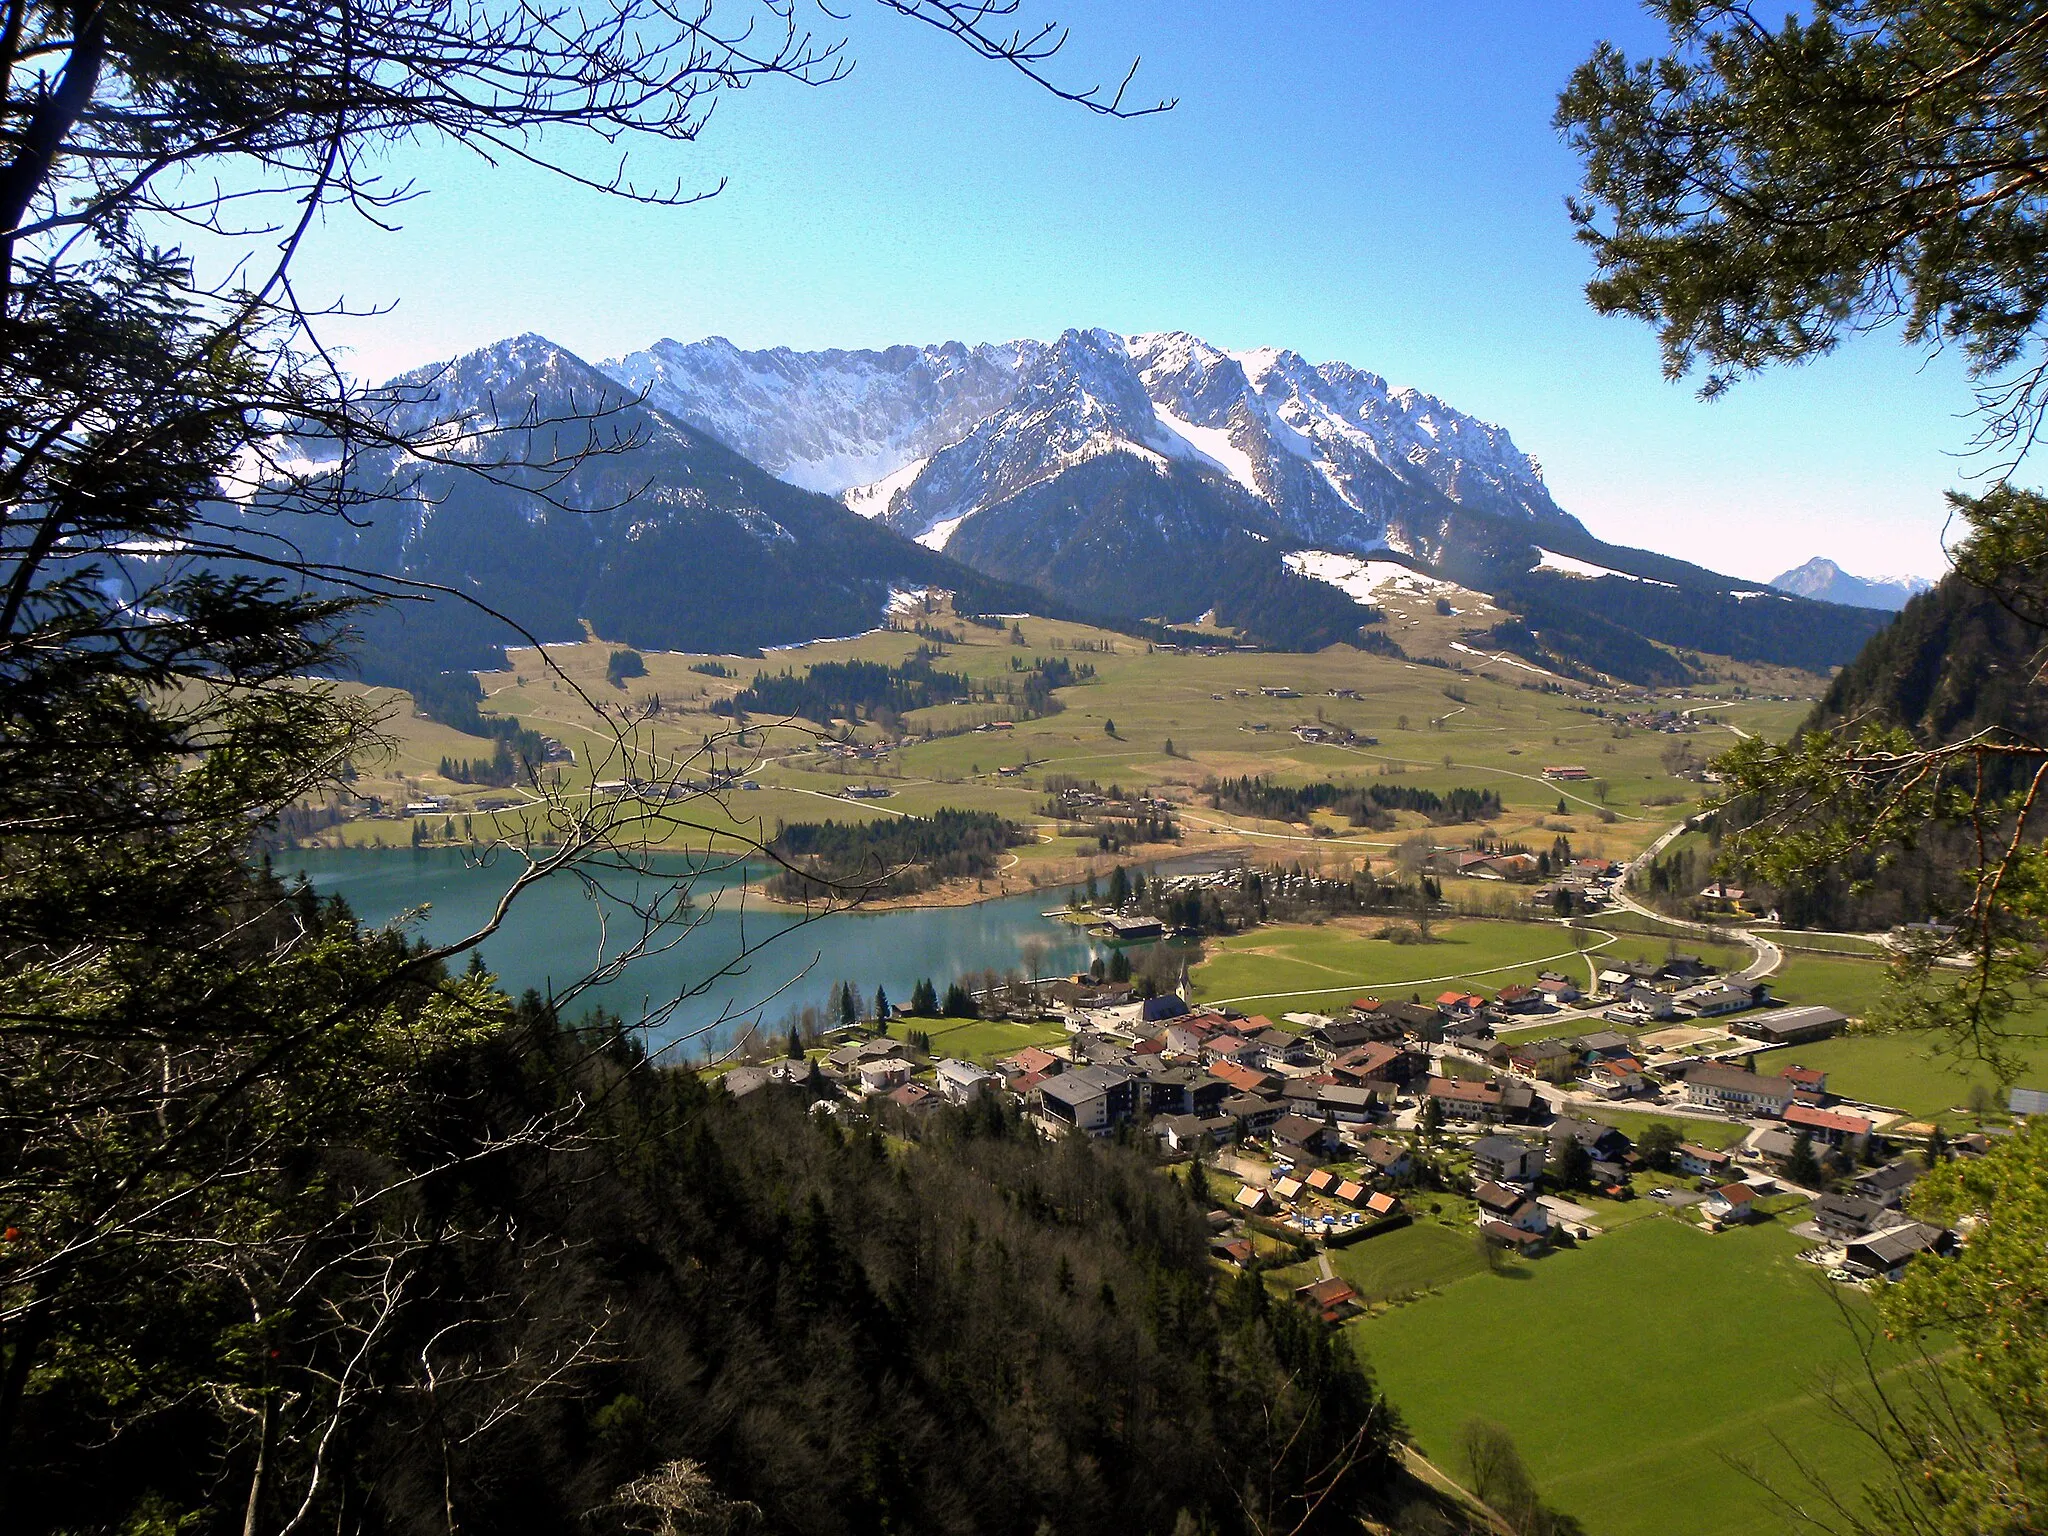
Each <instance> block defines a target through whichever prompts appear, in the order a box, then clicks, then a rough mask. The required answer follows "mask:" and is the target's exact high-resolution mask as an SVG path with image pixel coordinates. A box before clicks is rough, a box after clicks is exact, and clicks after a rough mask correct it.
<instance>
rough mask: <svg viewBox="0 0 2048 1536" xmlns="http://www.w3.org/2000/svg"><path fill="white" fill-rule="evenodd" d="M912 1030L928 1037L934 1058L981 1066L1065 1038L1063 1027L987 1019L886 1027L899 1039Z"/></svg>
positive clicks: (916, 1021)
mask: <svg viewBox="0 0 2048 1536" xmlns="http://www.w3.org/2000/svg"><path fill="white" fill-rule="evenodd" d="M911 1030H918V1031H920V1032H922V1033H924V1034H927V1035H930V1036H931V1038H932V1054H933V1055H934V1056H953V1057H957V1058H959V1059H960V1060H962V1061H979V1062H984V1063H985V1062H991V1061H994V1060H995V1059H996V1058H997V1057H998V1056H1010V1055H1014V1054H1015V1053H1016V1052H1018V1051H1021V1050H1023V1049H1024V1047H1025V1046H1027V1045H1056V1044H1058V1043H1059V1042H1060V1041H1063V1040H1065V1039H1066V1038H1067V1031H1066V1028H1065V1026H1063V1025H1059V1024H1008V1023H1002V1022H999V1021H995V1020H989V1019H901V1020H898V1021H897V1022H896V1023H894V1024H891V1025H890V1026H889V1033H890V1034H891V1035H893V1036H894V1037H895V1038H896V1039H898V1040H901V1039H903V1038H904V1037H905V1035H906V1034H907V1033H908V1032H909V1031H911Z"/></svg>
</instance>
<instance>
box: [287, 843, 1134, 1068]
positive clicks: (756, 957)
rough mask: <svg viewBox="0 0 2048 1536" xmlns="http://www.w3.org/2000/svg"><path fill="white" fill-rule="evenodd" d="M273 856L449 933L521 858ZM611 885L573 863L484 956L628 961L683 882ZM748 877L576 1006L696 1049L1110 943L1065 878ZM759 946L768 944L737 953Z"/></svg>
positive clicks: (1058, 967)
mask: <svg viewBox="0 0 2048 1536" xmlns="http://www.w3.org/2000/svg"><path fill="white" fill-rule="evenodd" d="M272 862H273V864H274V865H275V867H276V869H277V872H278V873H279V874H280V875H283V876H286V877H289V876H291V875H292V874H293V873H295V872H303V873H304V874H305V876H306V878H307V879H309V880H310V881H311V882H312V883H313V885H314V886H315V888H316V889H318V890H319V891H320V892H321V893H323V894H338V895H341V896H343V897H345V898H346V899H347V900H348V903H349V905H350V906H352V907H353V908H354V909H355V912H356V916H357V917H358V918H359V919H360V920H361V921H363V922H364V923H366V924H369V925H373V926H381V925H383V924H385V923H389V922H392V921H394V920H396V919H399V918H400V917H402V916H403V915H404V914H406V913H408V912H416V913H417V915H416V916H414V917H413V918H412V919H411V920H410V922H409V925H408V931H409V932H411V933H414V934H416V935H418V936H421V937H424V938H426V939H428V940H430V941H432V942H433V943H436V944H447V943H453V942H455V941H457V940H460V939H462V938H465V937H467V936H468V935H470V934H472V933H475V932H476V931H477V930H478V929H479V928H481V927H482V926H483V924H484V923H485V922H486V921H488V919H489V916H490V914H491V911H492V910H493V909H494V908H495V907H496V905H497V903H498V901H499V899H500V898H501V897H502V896H503V895H504V893H505V891H506V890H507V889H508V888H509V887H510V886H511V884H512V880H513V877H514V875H515V874H516V872H517V871H516V867H515V863H514V862H513V861H511V860H506V859H502V858H501V859H499V860H498V861H496V862H494V863H487V864H478V863H476V862H474V861H473V860H472V859H471V858H470V857H469V856H468V855H467V854H465V853H464V852H463V851H462V850H459V849H417V850H397V851H377V852H369V851H363V852H358V851H353V850H349V851H342V850H328V849H310V850H302V851H297V852H288V853H280V854H276V855H273V859H272ZM656 867H657V869H659V870H661V871H662V873H663V874H674V873H680V872H681V871H682V869H683V865H682V863H681V861H680V860H678V861H675V862H673V863H667V864H658V865H657V866H656ZM606 883H607V884H608V886H610V887H611V888H612V890H613V892H615V893H616V895H615V896H608V895H602V894H598V893H594V892H592V891H591V890H589V889H588V888H587V887H586V886H585V885H584V883H583V882H581V881H579V880H576V879H574V878H572V877H570V876H567V875H566V874H561V873H557V874H555V875H552V876H550V877H548V878H547V879H545V880H542V881H540V882H538V883H537V884H535V885H533V886H531V887H529V888H528V889H527V890H526V891H524V892H522V893H521V894H520V896H519V898H518V899H517V900H516V901H515V902H514V903H513V904H512V907H511V910H510V913H509V915H508V916H507V917H506V919H505V922H504V924H503V926H502V927H500V928H499V929H498V931H497V932H496V933H494V934H493V935H491V936H490V937H489V938H487V939H485V940H484V941H483V943H482V945H481V946H480V948H481V949H482V951H483V957H484V963H485V964H486V965H488V966H489V967H490V969H491V970H492V971H493V972H495V973H496V974H497V975H498V977H499V978H500V980H501V981H502V982H503V984H504V986H505V987H506V988H507V989H508V990H509V991H512V992H514V993H518V992H520V991H523V990H524V989H526V988H528V987H532V988H536V989H538V990H540V991H542V992H547V991H549V990H551V989H552V990H553V991H555V992H557V993H559V992H561V991H563V990H564V989H566V988H568V987H569V986H571V985H572V984H573V983H575V982H576V981H577V980H578V979H579V978H581V977H584V976H587V975H589V974H591V973H592V972H593V971H595V970H596V969H597V968H598V967H599V966H600V965H601V964H603V963H604V962H605V961H607V960H612V959H616V958H617V957H618V955H619V954H620V952H621V950H622V949H623V948H624V946H625V945H626V943H627V942H628V941H629V940H630V939H631V938H637V937H638V936H639V935H640V933H641V931H642V924H641V923H640V921H639V919H638V918H636V917H635V916H634V914H633V911H632V907H633V906H634V905H638V904H644V903H646V902H648V901H651V900H652V899H653V898H654V897H656V896H657V895H658V894H659V893H660V891H661V890H662V889H663V887H664V886H665V885H666V884H667V883H668V882H667V881H666V880H665V879H650V878H646V877H636V876H632V875H626V874H612V875H608V876H607V877H606ZM740 883H741V877H740V873H739V871H737V870H732V871H726V872H721V873H719V874H715V875H704V876H701V877H700V878H699V879H698V881H697V883H696V886H695V890H694V892H693V895H694V903H695V904H694V908H693V910H692V912H691V921H692V922H693V924H694V926H692V927H691V929H690V931H689V932H687V933H682V932H677V931H671V932H669V933H667V934H664V935H663V936H662V937H661V938H660V939H658V940H656V944H657V946H663V947H658V948H656V949H655V950H654V952H651V953H648V954H644V955H641V956H639V957H638V958H636V959H634V960H632V961H631V962H630V963H629V964H628V965H626V967H625V968H624V969H623V970H622V971H620V972H619V973H618V974H617V976H616V977H614V978H612V979H610V980H607V981H605V982H603V983H602V984H600V985H597V986H593V987H590V988H588V989H586V990H584V991H583V992H582V993H581V994H580V995H579V997H578V998H577V999H575V1000H574V1001H572V1002H570V1003H569V1004H568V1005H567V1007H566V1011H567V1012H568V1013H569V1014H570V1015H571V1016H572V1017H573V1016H574V1015H575V1014H577V1013H580V1012H581V1011H583V1009H585V1008H587V1007H589V1006H591V1005H592V1004H594V1003H597V1002H602V1003H603V1004H604V1006H605V1007H606V1008H608V1009H610V1010H612V1011H613V1012H615V1013H618V1014H621V1015H623V1016H624V1017H625V1018H626V1019H627V1021H628V1022H629V1023H630V1022H635V1021H638V1020H640V1019H642V1018H656V1019H658V1020H659V1022H658V1023H657V1024H656V1025H655V1027H653V1028H652V1029H650V1031H649V1043H650V1044H651V1045H655V1046H659V1045H663V1044H667V1043H669V1042H672V1041H676V1040H679V1039H684V1037H689V1036H696V1038H689V1039H684V1043H683V1044H682V1045H681V1046H679V1047H678V1051H679V1053H680V1054H682V1055H686V1056H695V1055H699V1054H702V1053H703V1052H704V1051H706V1050H709V1049H713V1048H715V1047H717V1046H719V1045H722V1044H724V1043H727V1042H728V1041H730V1040H731V1039H732V1038H734V1037H735V1036H736V1035H737V1034H738V1032H739V1031H740V1030H741V1029H743V1028H745V1027H746V1026H747V1025H748V1024H750V1023H754V1022H759V1023H761V1024H762V1025H764V1026H766V1027H768V1028H771V1029H772V1028H775V1027H776V1026H777V1024H778V1021H780V1020H781V1019H782V1018H783V1016H784V1015H785V1014H787V1013H788V1012H789V1011H790V1010H791V1009H792V1008H800V1007H802V1006H804V1005H805V1004H815V1005H818V1006H820V1007H823V1006H824V1005H825V1003H826V1001H827V999H828V997H829V996H830V995H831V993H832V991H833V990H834V989H835V988H836V987H837V986H838V984H839V983H840V982H841V981H842V980H844V981H851V982H852V983H853V984H854V985H855V987H857V988H858V989H859V991H860V994H861V996H862V997H863V998H865V999H867V1000H869V1001H872V1000H873V998H874V993H875V988H876V987H877V986H881V987H886V988H887V989H888V992H889V996H890V997H891V998H892V999H894V1000H895V1001H897V1002H899V1003H900V1002H903V1001H906V1000H907V999H908V998H909V996H910V989H911V987H912V985H913V984H914V983H915V982H917V981H918V980H919V979H921V978H923V977H927V976H929V977H931V978H932V979H933V980H934V981H935V982H936V983H937V985H938V986H939V988H940V990H941V991H943V990H944V989H945V986H946V983H947V982H948V981H950V980H952V979H953V978H954V977H956V976H959V975H961V974H963V973H964V972H967V971H975V970H983V969H987V968H990V967H993V968H995V969H997V970H1007V969H1009V968H1010V967H1012V966H1018V965H1021V963H1022V960H1021V955H1022V950H1023V946H1024V945H1025V943H1026V942H1028V941H1030V940H1033V939H1035V940H1038V941H1040V942H1041V943H1043V944H1044V945H1045V946H1046V955H1045V960H1044V962H1043V966H1044V971H1043V972H1042V974H1053V973H1058V972H1062V971H1067V972H1071V971H1074V970H1077V969H1082V968H1085V967H1086V966H1087V964H1088V962H1089V960H1090V959H1091V958H1092V957H1093V956H1094V955H1095V954H1097V953H1098V952H1101V951H1100V950H1099V948H1098V946H1096V945H1095V944H1093V943H1091V942H1090V941H1089V939H1088V937H1087V935H1085V934H1083V933H1082V932H1080V930H1078V929H1076V928H1074V927H1072V926H1071V925H1069V924H1066V923H1061V922H1057V921H1055V920H1053V919H1051V918H1047V917H1044V916H1042V915H1041V913H1043V912H1044V911H1045V910H1047V909H1048V908H1052V907H1057V906H1059V905H1060V903H1061V900H1062V897H1063V895H1064V892H1063V891H1053V890H1045V891H1034V892H1031V893H1028V894H1026V895H1021V896H1008V897H1003V898H1001V899H999V900H996V901H987V902H981V903H979V904H977V905H974V906H968V907H921V908H915V909H910V910H905V911H896V912H842V913H836V914H834V915H832V916H830V917H824V918H820V919H817V920H815V921H812V922H808V923H805V922H803V921H801V920H800V919H799V918H798V917H797V916H795V915H794V914H791V913H787V912H780V911H770V910H767V909H764V908H762V907H759V906H751V907H746V908H742V906H741V905H740V901H739V889H738V887H739V885H740ZM619 898H623V899H619ZM420 909H423V910H420ZM748 946H757V947H756V948H755V949H754V952H753V953H752V954H751V955H750V956H749V957H748V958H746V959H744V960H736V959H735V957H736V956H738V955H739V954H740V952H741V951H742V950H743V949H744V948H746V947H748ZM722 970H730V974H723V975H721V974H720V972H721V971H722ZM664 1009H666V1010H667V1011H666V1014H665V1015H664V1014H663V1013H662V1010H664Z"/></svg>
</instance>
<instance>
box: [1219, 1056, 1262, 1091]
mask: <svg viewBox="0 0 2048 1536" xmlns="http://www.w3.org/2000/svg"><path fill="white" fill-rule="evenodd" d="M1209 1075H1210V1076H1211V1077H1220V1078H1222V1079H1223V1081H1224V1082H1226V1083H1228V1084H1230V1086H1231V1087H1233V1088H1235V1089H1236V1090H1237V1091H1238V1092H1239V1093H1265V1092H1267V1091H1268V1090H1270V1089H1271V1088H1273V1087H1274V1086H1275V1080H1274V1078H1273V1075H1272V1074H1271V1073H1270V1072H1261V1071H1260V1070H1259V1069H1258V1068H1257V1067H1248V1066H1246V1065H1244V1063H1242V1062H1238V1061H1217V1062H1211V1063H1210V1065H1209Z"/></svg>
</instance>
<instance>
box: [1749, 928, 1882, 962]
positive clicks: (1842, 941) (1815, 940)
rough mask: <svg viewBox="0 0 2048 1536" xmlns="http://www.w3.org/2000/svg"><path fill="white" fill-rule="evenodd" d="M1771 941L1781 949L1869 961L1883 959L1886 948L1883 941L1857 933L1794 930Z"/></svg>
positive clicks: (1774, 934) (1780, 934)
mask: <svg viewBox="0 0 2048 1536" xmlns="http://www.w3.org/2000/svg"><path fill="white" fill-rule="evenodd" d="M1771 941H1772V942H1773V943H1775V944H1776V945H1777V946H1778V947H1779V948H1780V949H1785V950H1808V951H1812V952H1814V953H1817V954H1823V955H1861V956H1864V957H1865V958H1869V959H1882V958H1883V957H1884V954H1885V947H1884V944H1883V942H1882V941H1881V940H1879V939H1877V938H1875V937H1871V938H1866V937H1864V936H1863V935H1862V934H1857V933H1801V932H1799V931H1798V930H1797V929H1793V930H1791V931H1788V932H1783V933H1772V934H1771Z"/></svg>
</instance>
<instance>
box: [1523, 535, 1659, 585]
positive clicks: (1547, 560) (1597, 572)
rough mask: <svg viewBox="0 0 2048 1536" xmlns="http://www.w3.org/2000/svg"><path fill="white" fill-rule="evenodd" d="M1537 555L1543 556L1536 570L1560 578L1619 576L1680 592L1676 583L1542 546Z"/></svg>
mask: <svg viewBox="0 0 2048 1536" xmlns="http://www.w3.org/2000/svg"><path fill="white" fill-rule="evenodd" d="M1536 553H1537V554H1538V555H1540V556H1542V558H1541V559H1540V560H1538V561H1537V563H1536V565H1535V569H1536V570H1539V571H1555V572H1557V573H1558V574H1559V575H1560V576H1579V577H1583V578H1585V579H1587V580H1589V581H1597V580H1599V579H1600V578H1601V577H1602V576H1619V577H1620V578H1621V579H1622V580H1623V581H1638V582H1641V583H1642V584H1643V585H1644V586H1649V587H1669V588H1670V589H1671V590H1672V591H1674V592H1676V591H1677V590H1678V584H1677V583H1676V582H1670V581H1658V580H1656V579H1654V578H1652V577H1649V576H1631V575H1630V574H1629V573H1628V572H1627V571H1617V570H1615V569H1614V568H1613V567H1612V566H1608V565H1595V564H1594V563H1593V562H1592V561H1590V560H1580V559H1577V558H1575V557H1574V556H1571V555H1560V554H1558V553H1556V552H1555V551H1553V550H1548V549H1545V548H1543V547H1542V546H1541V545H1540V544H1539V545H1538V546H1537V547H1536Z"/></svg>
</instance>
